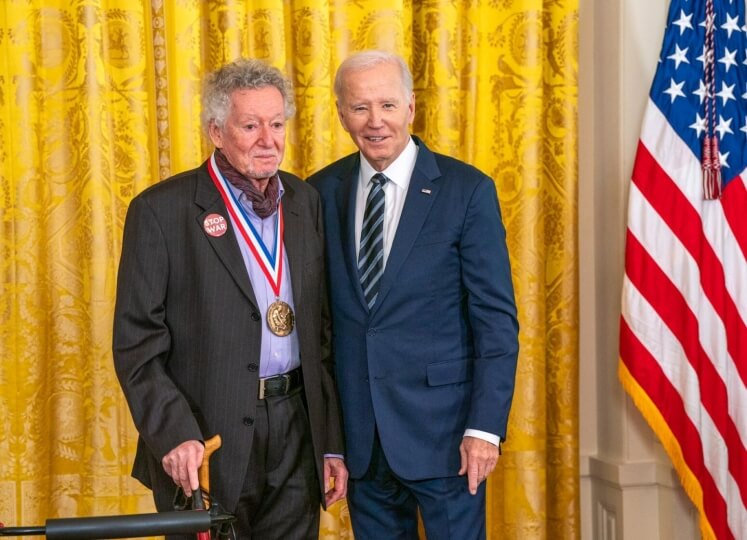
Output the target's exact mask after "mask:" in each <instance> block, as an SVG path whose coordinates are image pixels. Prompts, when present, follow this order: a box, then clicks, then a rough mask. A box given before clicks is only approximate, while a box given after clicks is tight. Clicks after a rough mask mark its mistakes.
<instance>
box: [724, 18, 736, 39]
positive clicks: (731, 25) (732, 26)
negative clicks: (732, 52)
mask: <svg viewBox="0 0 747 540" xmlns="http://www.w3.org/2000/svg"><path fill="white" fill-rule="evenodd" d="M738 21H739V17H734V18H732V17H731V15H729V14H728V13H727V14H726V22H725V23H724V24H722V25H721V29H722V30H726V31H727V32H728V34H729V38H731V33H732V32H739V24H737V23H738Z"/></svg>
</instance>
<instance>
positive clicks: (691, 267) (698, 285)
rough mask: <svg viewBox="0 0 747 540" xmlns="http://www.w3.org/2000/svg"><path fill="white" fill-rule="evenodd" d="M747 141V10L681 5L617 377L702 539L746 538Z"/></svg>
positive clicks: (642, 145)
mask: <svg viewBox="0 0 747 540" xmlns="http://www.w3.org/2000/svg"><path fill="white" fill-rule="evenodd" d="M746 137H747V27H746V26H745V0H671V3H670V6H669V15H668V19H667V27H666V30H665V34H664V43H663V46H662V52H661V56H660V58H659V64H658V68H657V71H656V75H655V77H654V81H653V84H652V87H651V92H650V94H649V100H648V105H647V108H646V113H645V116H644V119H643V127H642V129H641V136H640V140H639V144H638V151H637V154H636V159H635V166H634V169H633V175H632V182H631V186H630V195H629V210H628V212H629V214H628V229H627V236H626V253H625V278H624V282H623V293H622V316H621V320H620V364H619V376H620V379H621V381H622V383H623V386H624V387H625V389H626V391H627V392H628V393H629V394H630V396H631V398H632V399H633V401H634V403H635V404H636V406H637V407H638V408H639V409H640V410H641V412H642V414H643V416H644V417H645V418H646V420H647V421H648V422H649V424H650V425H651V426H652V428H653V430H654V431H655V432H656V434H657V436H658V437H659V439H660V440H661V442H662V445H663V446H664V448H665V449H666V451H667V453H668V454H669V456H670V458H671V460H672V463H673V464H674V467H675V469H676V470H677V472H678V473H679V476H680V479H681V481H682V485H683V487H684V489H685V491H686V492H687V494H688V495H689V497H690V499H691V500H692V501H693V503H694V505H695V506H696V507H697V509H698V511H699V512H700V529H701V533H702V535H703V537H704V538H718V539H747V450H746V447H747V387H746V386H745V385H746V383H747V324H745V321H747V259H746V258H745V255H746V254H747V190H746V187H745V180H747V171H746V170H745V167H747V138H746ZM707 138H709V140H712V139H715V140H716V141H717V144H718V148H713V156H714V159H713V161H712V162H711V163H710V165H712V166H709V155H708V152H704V151H703V148H704V144H705V141H707ZM708 148H711V147H710V146H707V147H706V149H708ZM716 156H718V157H717V158H716ZM718 165H720V167H717V166H718ZM718 169H720V175H721V177H720V182H718V183H716V184H714V185H715V186H716V187H719V186H720V189H721V191H720V197H719V192H718V190H717V191H716V192H715V193H712V194H710V196H711V197H712V198H710V199H709V198H708V197H709V193H708V182H707V181H706V180H707V178H708V177H709V176H710V177H715V176H714V175H715V174H717V173H718V172H719V171H718ZM715 178H717V177H715ZM711 187H713V185H712V186H711Z"/></svg>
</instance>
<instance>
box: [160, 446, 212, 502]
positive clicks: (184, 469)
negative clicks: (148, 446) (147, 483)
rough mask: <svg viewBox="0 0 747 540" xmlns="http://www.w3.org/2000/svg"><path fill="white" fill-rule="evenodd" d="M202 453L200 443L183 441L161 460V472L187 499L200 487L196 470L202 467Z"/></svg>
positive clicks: (203, 450)
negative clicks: (178, 487) (179, 488)
mask: <svg viewBox="0 0 747 540" xmlns="http://www.w3.org/2000/svg"><path fill="white" fill-rule="evenodd" d="M204 453H205V447H204V446H203V444H202V443H201V442H200V441H184V442H183V443H182V444H180V445H179V446H177V447H176V448H174V449H173V450H172V451H171V452H169V453H168V454H166V455H165V456H163V459H162V460H161V464H162V465H163V470H164V471H166V474H168V475H169V476H170V477H171V478H172V480H174V483H175V484H176V485H177V486H181V488H182V489H183V490H184V495H186V496H187V497H190V496H191V495H192V492H193V491H195V490H197V488H199V487H200V480H199V478H198V476H197V470H198V469H199V468H200V465H202V456H203V454H204Z"/></svg>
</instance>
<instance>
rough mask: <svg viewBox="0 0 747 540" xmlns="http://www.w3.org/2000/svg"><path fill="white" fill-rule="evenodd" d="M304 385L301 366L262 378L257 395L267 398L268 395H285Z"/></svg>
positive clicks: (260, 397)
mask: <svg viewBox="0 0 747 540" xmlns="http://www.w3.org/2000/svg"><path fill="white" fill-rule="evenodd" d="M302 386H303V374H302V373H301V368H300V367H298V368H296V369H294V370H293V371H289V372H288V373H283V374H282V375H275V376H274V377H267V378H266V379H260V380H259V393H258V394H257V397H258V398H259V399H265V398H266V397H275V396H285V395H287V394H289V393H291V392H292V391H293V390H295V389H296V388H301V387H302Z"/></svg>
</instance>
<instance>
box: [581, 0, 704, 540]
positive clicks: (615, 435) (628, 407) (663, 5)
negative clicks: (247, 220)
mask: <svg viewBox="0 0 747 540" xmlns="http://www.w3.org/2000/svg"><path fill="white" fill-rule="evenodd" d="M668 7H669V2H668V0H604V1H600V2H595V1H594V0H580V10H579V12H580V19H579V45H580V50H579V77H580V79H579V86H580V90H579V104H580V105H579V129H580V136H579V188H580V189H579V193H580V195H579V236H580V238H579V243H580V254H579V262H580V284H581V291H580V295H581V298H580V306H581V312H580V317H581V321H580V330H581V331H580V335H581V338H580V339H581V342H580V354H581V358H580V362H581V365H580V368H581V375H580V379H581V380H580V384H581V389H580V399H581V407H580V410H581V433H580V451H581V512H582V538H583V539H584V540H649V539H650V540H670V539H671V540H675V539H676V540H694V539H697V538H700V534H699V532H698V527H697V515H696V513H695V511H694V508H693V506H692V505H691V503H690V501H689V500H688V499H687V497H686V496H685V494H684V492H683V491H682V489H681V487H680V483H679V480H678V479H677V477H676V474H675V473H674V471H673V469H672V466H671V463H670V461H669V459H668V457H667V456H666V454H665V453H664V451H663V448H662V446H661V445H660V444H659V442H658V440H657V439H656V437H655V436H654V434H653V432H652V431H651V430H650V429H649V427H648V425H647V424H646V423H645V421H644V420H643V418H642V417H641V415H640V414H639V412H638V410H637V409H636V408H635V407H634V406H633V404H632V402H631V401H630V399H629V398H628V397H627V395H626V394H625V393H624V392H623V390H622V386H621V385H620V382H619V380H618V378H617V364H618V350H617V347H618V320H619V317H620V291H621V283H622V275H623V264H624V263H623V260H624V259H623V258H624V238H625V224H626V211H627V192H628V185H629V177H630V173H631V171H632V166H633V159H634V157H635V149H636V145H637V143H638V134H639V130H640V123H641V119H642V116H643V110H644V107H645V104H646V101H647V96H648V92H649V87H650V84H651V81H652V79H653V75H654V70H655V68H656V63H657V60H658V56H659V50H660V47H661V40H662V36H663V33H664V25H665V23H666V14H667V10H668Z"/></svg>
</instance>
